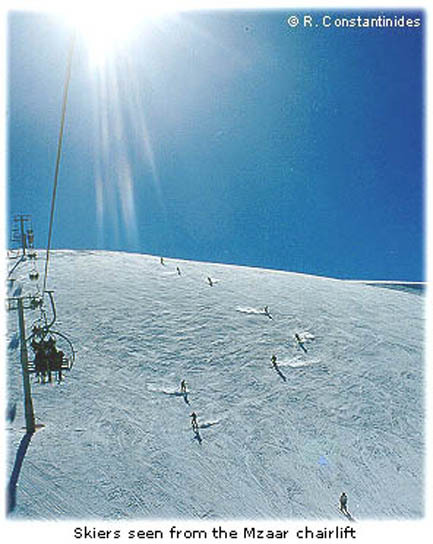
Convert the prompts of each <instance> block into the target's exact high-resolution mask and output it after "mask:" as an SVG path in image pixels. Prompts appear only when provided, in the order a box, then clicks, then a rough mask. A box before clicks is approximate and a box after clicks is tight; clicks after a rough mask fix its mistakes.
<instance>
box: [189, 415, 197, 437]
mask: <svg viewBox="0 0 433 544" xmlns="http://www.w3.org/2000/svg"><path fill="white" fill-rule="evenodd" d="M189 417H190V418H191V426H192V430H193V431H195V432H197V431H198V423H197V414H196V413H195V412H192V414H191V415H190V416H189Z"/></svg>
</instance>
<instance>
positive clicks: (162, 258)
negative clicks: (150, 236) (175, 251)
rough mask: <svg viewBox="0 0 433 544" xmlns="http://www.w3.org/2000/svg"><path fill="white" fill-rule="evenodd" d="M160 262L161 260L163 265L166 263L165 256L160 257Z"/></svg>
mask: <svg viewBox="0 0 433 544" xmlns="http://www.w3.org/2000/svg"><path fill="white" fill-rule="evenodd" d="M159 262H160V263H161V264H162V265H164V264H165V263H164V257H160V258H159Z"/></svg>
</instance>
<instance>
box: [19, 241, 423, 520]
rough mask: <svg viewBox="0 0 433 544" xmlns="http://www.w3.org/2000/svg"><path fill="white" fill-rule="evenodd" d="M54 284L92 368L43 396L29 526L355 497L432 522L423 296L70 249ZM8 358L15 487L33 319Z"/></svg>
mask: <svg viewBox="0 0 433 544" xmlns="http://www.w3.org/2000/svg"><path fill="white" fill-rule="evenodd" d="M40 262H42V261H40ZM177 266H178V267H179V268H180V272H181V275H179V274H178V273H177V271H176V267H177ZM19 270H21V273H18V274H17V282H19V281H21V283H22V284H23V285H24V291H25V290H26V289H28V286H29V284H30V281H29V280H28V278H27V272H28V270H26V267H25V266H23V267H22V268H20V269H19ZM20 274H21V277H20ZM208 277H210V278H212V280H213V281H214V284H213V286H210V285H209V283H208V281H207V278H208ZM49 287H51V288H53V289H55V298H56V303H57V312H58V321H57V322H56V325H55V329H56V330H58V331H61V332H62V333H65V334H67V335H68V336H69V337H70V338H71V340H72V341H73V343H74V346H75V348H76V350H77V360H76V363H75V366H74V368H73V370H72V371H71V373H70V374H68V375H67V376H66V380H65V382H64V383H63V384H62V385H48V384H46V385H38V384H36V383H33V385H32V391H33V399H34V406H35V413H36V416H37V421H38V422H39V423H43V424H44V425H45V427H44V428H43V429H42V430H39V431H38V432H36V434H35V435H34V436H33V438H32V440H31V442H30V444H29V447H28V449H27V452H26V455H25V458H24V460H23V464H22V467H21V472H20V477H19V487H18V490H17V504H16V507H15V509H14V511H13V512H12V513H11V514H10V515H11V516H12V517H15V518H30V519H65V518H85V519H91V518H105V519H107V518H110V519H119V518H136V519H137V518H210V519H212V518H220V519H222V518H269V519H270V518H280V519H281V518H283V519H288V518H310V519H311V518H335V517H338V516H339V514H338V512H337V509H336V505H337V502H338V496H339V494H340V493H341V491H342V490H345V491H346V492H347V494H348V497H349V502H348V506H349V510H351V511H352V513H353V515H354V516H355V517H356V518H359V519H366V518H368V519H371V518H391V519H392V518H414V517H420V516H422V514H423V508H424V505H423V480H424V476H423V464H424V451H423V450H424V438H423V433H424V428H423V426H424V415H423V414H424V399H423V397H424V385H423V380H424V361H423V351H424V315H423V314H424V297H423V295H418V294H413V293H410V292H404V291H398V290H391V289H381V288H377V287H374V286H371V285H363V284H361V283H359V284H358V283H351V282H345V281H341V280H332V279H325V278H318V277H314V276H307V275H301V274H294V273H287V272H277V271H269V270H262V269H252V268H245V267H237V266H228V265H217V264H208V263H198V262H186V261H177V260H170V259H167V260H166V261H165V265H161V264H160V262H159V258H157V257H151V256H146V255H136V254H125V253H114V252H103V251H66V250H63V251H56V252H54V253H53V257H52V261H51V265H50V276H49ZM14 288H16V285H15V287H14ZM265 305H267V306H269V311H270V313H271V315H272V317H273V319H270V318H269V317H268V316H266V315H265V314H264V313H263V311H262V309H263V307H264V306H265ZM37 316H38V312H37V311H27V313H26V319H27V323H28V325H29V326H30V325H31V323H32V322H33V321H34V320H35V319H36V318H37ZM295 333H298V334H301V333H302V334H304V336H305V337H309V338H307V340H306V341H305V344H304V347H305V348H306V350H307V351H306V352H304V350H303V349H301V347H300V346H299V345H297V344H296V342H295V341H294V334H295ZM8 346H9V349H8V352H9V402H10V403H11V404H12V405H13V404H14V403H16V406H17V413H16V417H15V420H14V422H13V423H12V424H10V425H9V426H10V429H9V431H8V437H9V444H10V448H9V458H8V475H9V474H10V473H11V472H12V468H13V465H14V463H15V458H16V453H17V450H18V447H19V444H20V441H21V439H22V437H23V431H22V428H21V427H22V424H23V421H24V417H23V406H22V404H23V403H22V381H21V376H20V365H19V346H18V342H17V316H16V312H11V313H10V314H9V330H8ZM273 354H275V355H276V356H277V363H278V365H279V367H278V371H277V370H275V369H274V368H272V365H271V356H272V355H273ZM182 379H185V380H186V381H187V384H188V388H189V391H190V392H189V395H188V398H187V400H188V403H189V404H187V402H186V401H185V399H184V398H183V396H181V395H176V394H174V393H175V392H177V391H179V386H180V381H181V380H182ZM33 380H34V378H32V381H33ZM193 410H194V411H195V412H196V413H197V414H198V422H199V425H201V427H200V429H199V436H200V439H198V437H197V436H195V435H194V433H193V431H192V429H191V425H190V417H189V415H190V413H191V412H192V411H193Z"/></svg>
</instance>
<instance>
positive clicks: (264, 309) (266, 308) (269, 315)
mask: <svg viewBox="0 0 433 544" xmlns="http://www.w3.org/2000/svg"><path fill="white" fill-rule="evenodd" d="M263 311H264V314H265V315H267V316H268V317H269V319H272V316H271V314H270V313H269V306H265V307H264V308H263Z"/></svg>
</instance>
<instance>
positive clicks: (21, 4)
mask: <svg viewBox="0 0 433 544" xmlns="http://www.w3.org/2000/svg"><path fill="white" fill-rule="evenodd" d="M89 1H91V0H86V1H83V0H75V1H71V2H64V1H63V2H61V1H59V0H57V1H54V0H39V1H38V0H35V1H30V0H27V1H26V0H21V1H19V0H17V1H6V2H5V3H4V5H3V6H2V8H0V9H1V10H2V16H3V17H2V21H1V27H0V28H1V30H0V36H1V38H2V45H3V48H2V49H1V50H2V52H3V54H2V55H1V61H0V77H1V76H2V77H1V81H2V88H1V95H0V96H1V105H2V112H6V111H7V103H6V92H5V88H6V81H7V78H6V76H7V59H6V55H7V51H6V20H7V14H8V12H9V11H10V10H26V11H59V9H63V8H64V7H65V6H68V5H70V4H74V6H77V5H78V4H79V5H82V6H84V7H85V6H86V4H88V2H89ZM155 1H156V2H158V3H161V2H163V0H155ZM107 2H109V0H105V2H102V0H97V3H99V4H101V5H107ZM93 3H96V2H95V1H94V2H93ZM129 3H131V1H130V0H123V2H122V4H123V5H125V4H129ZM132 3H135V4H136V2H132ZM176 4H177V5H178V6H181V7H182V8H189V9H194V8H198V9H211V8H212V9H235V8H237V9H239V8H242V9H257V8H260V9H270V8H280V9H281V8H283V9H287V10H294V9H300V10H306V9H315V8H318V9H319V8H328V9H352V10H353V9H359V10H366V9H402V10H403V9H408V10H409V9H410V10H414V9H423V10H424V11H425V13H426V16H427V17H426V25H427V28H425V29H424V32H425V35H426V38H427V40H426V44H427V46H426V79H425V81H426V84H427V82H428V81H429V76H430V74H431V69H430V68H431V66H430V65H431V53H432V36H431V31H432V30H431V26H432V25H431V24H430V18H431V14H432V9H431V8H430V6H429V4H428V3H427V2H426V1H425V0H423V1H419V2H417V3H416V4H414V5H408V4H409V2H407V1H406V2H402V1H394V2H390V1H388V0H382V1H381V2H372V1H365V2H363V3H362V4H361V3H354V2H351V1H346V2H335V1H334V2H332V1H312V2H304V1H297V2H290V1H282V0H271V1H268V2H265V1H262V2H259V1H249V0H219V1H211V0H196V1H192V0H191V1H188V0H187V1H184V2H182V1H180V2H177V3H176ZM431 98H432V91H431V87H430V86H429V85H427V88H426V94H425V100H426V117H427V119H426V139H425V153H426V169H425V171H426V198H425V202H426V226H425V228H426V233H427V237H426V238H427V243H426V278H427V281H428V283H429V284H430V283H431V271H432V270H433V267H432V259H433V257H432V252H431V239H432V238H431V229H432V221H431V215H432V210H433V207H432V205H433V202H432V200H433V192H432V191H431V190H430V189H429V185H430V184H429V183H427V180H430V178H431V173H432V167H431V157H430V155H429V154H428V149H429V147H428V142H429V140H430V138H429V135H430V134H431V119H430V115H428V113H429V109H430V108H429V107H428V106H429V105H430V104H431ZM3 118H4V119H5V120H6V121H7V116H6V115H5V116H2V119H3ZM5 145H6V122H3V123H1V127H0V148H1V149H2V150H4V152H3V153H0V157H1V165H0V166H1V172H2V173H3V183H0V218H1V221H2V226H3V227H4V226H5V211H6V210H5V193H6V189H5V187H6V183H5V168H6V160H5V149H6V148H5ZM4 232H5V229H4V228H1V229H0V247H2V248H5V247H6V245H5V236H4ZM0 270H1V273H0V275H1V278H0V282H1V285H2V286H4V285H5V263H4V262H2V265H1V266H0ZM426 298H427V300H426V308H427V316H426V317H427V323H426V333H427V339H426V362H425V368H426V388H425V393H426V394H425V400H426V409H427V418H426V421H427V423H426V434H425V444H426V447H427V456H426V465H425V470H426V478H425V489H426V502H425V506H426V516H425V518H424V519H422V520H419V521H410V522H409V521H380V522H361V523H357V524H355V527H356V530H357V534H358V537H357V538H356V540H355V542H362V543H364V542H365V543H372V544H374V543H376V542H377V543H379V542H380V543H381V544H382V543H383V542H385V543H386V542H393V543H400V542H401V543H403V542H404V543H406V542H414V543H415V542H416V543H424V542H427V541H430V540H431V534H429V529H430V528H431V527H432V526H433V524H432V521H433V503H432V492H433V481H432V473H433V470H432V468H431V467H432V465H433V459H432V445H433V433H432V429H431V415H432V406H433V395H432V383H433V382H432V370H431V366H432V365H431V358H430V355H431V353H432V346H433V343H432V335H431V331H432V330H433V328H432V311H433V295H432V293H431V290H430V289H428V290H427V295H426ZM0 302H1V303H2V304H3V308H4V290H3V288H2V289H1V301H0ZM4 321H5V316H4V312H3V311H2V312H0V326H1V333H0V342H1V353H2V355H3V356H4V355H5V345H4V344H5V342H4V325H5V323H4ZM3 360H5V359H4V358H3ZM2 368H3V370H4V369H5V365H3V366H2ZM2 392H3V397H2V398H5V395H4V393H5V373H4V372H3V373H2ZM3 435H4V433H2V445H3V447H2V448H1V458H0V465H1V466H2V473H3V467H5V466H6V463H5V458H4V455H5V453H4V452H5V449H6V448H5V447H4V446H5V437H4V436H3ZM4 477H5V474H3V476H2V481H3V491H2V492H0V496H1V499H0V508H1V511H0V516H3V517H2V519H1V521H0V524H1V525H0V528H1V531H0V533H1V534H2V536H3V542H7V543H9V542H17V543H20V542H24V541H25V540H27V541H29V542H30V541H32V542H44V544H51V543H57V542H59V541H60V542H61V543H62V544H67V543H70V542H71V543H72V542H82V541H83V539H80V540H77V539H75V538H74V537H73V529H74V527H77V526H83V525H85V524H86V525H88V526H90V527H97V528H100V529H109V528H112V529H116V528H121V530H122V534H123V533H125V534H126V533H127V531H128V530H129V529H144V528H149V529H150V528H154V529H156V528H169V527H170V526H171V525H176V526H177V527H180V528H181V527H184V528H197V529H198V528H200V527H203V528H208V529H209V528H211V527H215V526H223V527H224V528H226V529H230V528H237V529H238V530H240V529H241V528H242V527H243V526H246V525H252V524H253V525H254V526H256V527H264V528H275V529H276V528H288V529H289V530H291V529H294V528H298V529H299V528H302V527H303V526H305V525H308V526H310V527H312V528H314V527H315V528H317V529H319V528H323V527H325V526H326V527H328V528H332V526H333V525H335V522H323V521H319V522H307V521H304V520H299V521H292V522H285V521H284V522H271V521H269V522H266V521H254V522H246V521H245V522H244V521H236V522H229V521H222V520H221V521H214V522H198V521H190V522H188V521H178V520H176V521H173V522H172V521H167V520H163V521H155V520H153V521H147V520H140V521H127V522H126V521H125V522H118V523H114V522H104V521H100V520H95V521H86V522H81V523H80V522H78V521H65V522H63V521H62V522H53V523H51V522H32V521H28V522H17V521H10V520H7V519H5V517H4V514H3V513H4V512H5V493H4V490H5V485H6V482H5V481H4ZM339 525H340V526H344V525H345V523H344V522H342V523H340V524H339ZM113 541H114V540H113V539H104V540H101V539H95V540H92V541H91V542H113ZM212 541H213V539H209V538H208V539H207V540H206V542H212ZM237 541H238V542H239V541H242V539H241V538H239V539H237ZM309 541H310V542H313V540H311V539H310V540H309ZM315 541H316V542H317V541H318V540H317V539H315ZM323 541H325V539H321V540H319V542H323ZM326 541H332V542H335V540H334V539H327V540H326ZM350 541H353V540H352V539H350ZM86 542H87V540H86ZM115 542H142V540H138V539H135V540H128V539H124V538H122V539H119V540H115ZM171 542H198V541H197V540H194V541H191V540H189V541H186V540H180V541H171ZM200 542H203V541H202V540H201V541H200ZM223 542H224V541H223ZM225 542H236V541H230V540H225ZM249 542H253V541H251V540H249ZM254 542H259V543H260V542H265V541H263V540H262V541H254ZM276 542H284V543H291V542H300V543H302V541H301V540H299V541H298V539H296V538H288V539H287V540H284V541H276ZM341 542H347V540H341Z"/></svg>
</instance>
